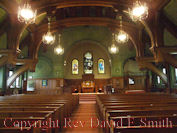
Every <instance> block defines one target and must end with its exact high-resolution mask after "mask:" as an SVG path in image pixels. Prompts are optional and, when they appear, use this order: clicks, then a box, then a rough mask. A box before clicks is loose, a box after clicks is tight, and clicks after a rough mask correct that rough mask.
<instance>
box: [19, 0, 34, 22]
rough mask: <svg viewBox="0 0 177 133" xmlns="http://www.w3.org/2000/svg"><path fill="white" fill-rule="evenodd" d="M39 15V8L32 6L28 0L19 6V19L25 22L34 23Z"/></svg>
mask: <svg viewBox="0 0 177 133" xmlns="http://www.w3.org/2000/svg"><path fill="white" fill-rule="evenodd" d="M36 15H37V10H34V11H33V9H32V8H31V5H30V4H29V3H28V1H27V0H26V2H25V4H24V5H23V6H22V7H20V6H19V8H18V21H20V22H22V23H25V24H33V23H35V19H36Z"/></svg>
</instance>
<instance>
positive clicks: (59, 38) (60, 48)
mask: <svg viewBox="0 0 177 133" xmlns="http://www.w3.org/2000/svg"><path fill="white" fill-rule="evenodd" d="M54 52H55V53H56V54H57V55H62V54H63V53H64V48H62V46H61V34H59V37H58V46H57V47H56V48H55V49H54Z"/></svg>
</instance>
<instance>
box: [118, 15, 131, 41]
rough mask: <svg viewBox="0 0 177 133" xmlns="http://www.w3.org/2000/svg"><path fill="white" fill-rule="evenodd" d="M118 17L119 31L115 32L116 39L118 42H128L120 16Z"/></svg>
mask: <svg viewBox="0 0 177 133" xmlns="http://www.w3.org/2000/svg"><path fill="white" fill-rule="evenodd" d="M119 18H120V31H119V33H118V34H116V41H117V42H118V43H126V42H128V39H129V37H128V34H127V33H126V32H125V31H123V30H122V16H120V17H119Z"/></svg>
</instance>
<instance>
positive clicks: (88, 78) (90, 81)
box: [81, 74, 95, 93]
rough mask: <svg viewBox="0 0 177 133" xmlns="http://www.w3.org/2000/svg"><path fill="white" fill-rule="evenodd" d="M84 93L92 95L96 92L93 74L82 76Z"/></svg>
mask: <svg viewBox="0 0 177 133" xmlns="http://www.w3.org/2000/svg"><path fill="white" fill-rule="evenodd" d="M81 86H82V92H83V93H92V92H95V82H94V75H93V74H85V75H82V83H81Z"/></svg>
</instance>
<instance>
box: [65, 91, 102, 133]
mask: <svg viewBox="0 0 177 133" xmlns="http://www.w3.org/2000/svg"><path fill="white" fill-rule="evenodd" d="M79 103H80V104H79V106H78V108H77V109H76V110H75V111H74V112H73V113H72V116H71V118H70V120H69V119H68V122H67V124H66V125H67V126H66V129H65V131H64V133H83V132H84V133H102V129H101V128H99V126H98V122H97V112H96V104H95V103H96V95H86V94H83V95H80V97H79ZM74 125H75V127H74ZM97 126H98V127H97Z"/></svg>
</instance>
